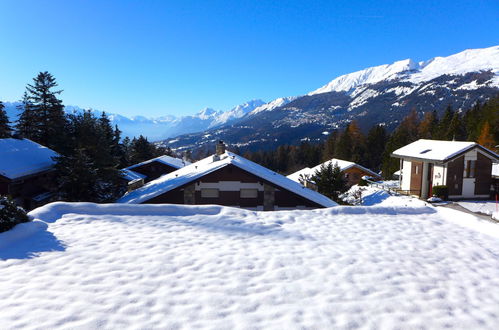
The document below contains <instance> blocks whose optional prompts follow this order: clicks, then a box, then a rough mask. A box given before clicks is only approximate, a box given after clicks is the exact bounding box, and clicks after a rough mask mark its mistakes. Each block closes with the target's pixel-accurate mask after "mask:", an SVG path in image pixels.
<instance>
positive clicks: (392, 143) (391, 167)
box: [381, 110, 419, 179]
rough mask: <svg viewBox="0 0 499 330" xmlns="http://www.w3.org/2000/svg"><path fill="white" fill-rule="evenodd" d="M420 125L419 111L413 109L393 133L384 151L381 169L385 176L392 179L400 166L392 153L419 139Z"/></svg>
mask: <svg viewBox="0 0 499 330" xmlns="http://www.w3.org/2000/svg"><path fill="white" fill-rule="evenodd" d="M418 127H419V120H418V116H417V113H416V111H415V110H412V111H411V112H410V113H409V115H407V117H405V118H404V119H403V120H402V122H401V123H400V125H399V126H398V127H397V128H396V129H395V131H394V132H393V133H392V135H391V136H390V138H389V139H388V142H387V144H386V148H385V152H384V153H383V164H382V167H381V171H382V173H383V177H384V178H386V179H391V176H392V175H393V173H394V172H395V171H397V170H398V169H399V167H400V164H399V160H398V159H396V158H393V157H391V153H392V152H393V151H395V150H397V149H398V148H401V147H403V146H405V145H407V144H409V143H411V142H414V141H416V140H417V139H419V133H418Z"/></svg>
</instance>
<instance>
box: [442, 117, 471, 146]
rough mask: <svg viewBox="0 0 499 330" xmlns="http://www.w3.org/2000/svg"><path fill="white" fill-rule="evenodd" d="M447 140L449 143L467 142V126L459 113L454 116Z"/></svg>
mask: <svg viewBox="0 0 499 330" xmlns="http://www.w3.org/2000/svg"><path fill="white" fill-rule="evenodd" d="M445 139H446V140H449V141H464V140H466V126H465V125H464V122H463V121H462V120H461V115H460V114H459V112H457V111H456V112H455V113H454V115H453V116H452V119H451V121H450V124H449V127H448V129H447V134H446V136H445Z"/></svg>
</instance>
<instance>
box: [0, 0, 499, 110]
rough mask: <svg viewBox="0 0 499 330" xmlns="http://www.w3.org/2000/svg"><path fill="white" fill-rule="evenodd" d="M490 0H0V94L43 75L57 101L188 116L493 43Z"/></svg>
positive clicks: (496, 22)
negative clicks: (58, 94) (50, 78)
mask: <svg viewBox="0 0 499 330" xmlns="http://www.w3.org/2000/svg"><path fill="white" fill-rule="evenodd" d="M498 31H499V2H498V1H497V0H490V1H480V0H473V1H455V0H454V1H435V0H432V1H402V0H401V1H355V0H347V1H339V0H336V1H332V0H329V1H276V0H274V1H264V0H254V1H237V0H233V1H211V0H210V1H207V0H206V1H203V0H200V1H187V0H185V1H150V0H142V1H125V0H119V1H118V0H116V1H105V0H100V1H97V0H95V1H76V0H64V1H54V0H50V1H49V0H46V1H43V0H32V1H23V0H1V1H0V43H1V45H2V47H1V48H0V100H4V101H15V100H18V99H20V98H21V96H22V94H23V91H24V87H25V85H26V84H27V83H29V82H31V79H32V78H33V77H34V76H35V75H36V74H37V73H38V72H39V71H44V70H47V71H49V72H51V73H52V74H53V75H54V76H55V77H56V78H57V80H58V82H59V85H60V87H61V88H62V89H64V92H63V94H62V99H63V101H64V103H65V104H68V105H79V106H82V107H92V108H96V109H100V110H105V111H107V112H112V113H121V114H124V115H138V114H140V115H145V116H159V115H165V114H175V115H180V114H192V113H195V112H197V111H198V110H200V109H201V108H203V107H213V108H216V109H221V110H226V109H228V108H230V107H232V106H234V105H237V104H240V103H243V102H244V101H247V100H250V99H254V98H261V99H263V100H264V101H271V100H272V99H274V98H277V97H282V96H292V95H300V94H305V93H307V92H309V91H311V90H314V89H316V88H318V87H320V86H322V85H324V84H326V83H327V82H329V81H330V80H332V79H333V78H335V77H337V76H338V75H341V74H345V73H349V72H352V71H356V70H360V69H363V68H365V67H369V66H374V65H380V64H385V63H391V62H394V61H397V60H401V59H405V58H409V57H410V58H412V59H414V60H416V61H420V60H427V59H429V58H431V57H434V56H446V55H450V54H453V53H456V52H459V51H462V50H464V49H467V48H483V47H490V46H493V45H497V44H499V32H498Z"/></svg>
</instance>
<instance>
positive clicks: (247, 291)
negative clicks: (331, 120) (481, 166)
mask: <svg viewBox="0 0 499 330" xmlns="http://www.w3.org/2000/svg"><path fill="white" fill-rule="evenodd" d="M449 211H452V210H449ZM457 213H460V212H457ZM31 215H32V216H33V217H35V218H37V219H39V220H40V221H36V222H34V223H28V224H23V225H26V226H24V227H25V228H23V227H20V229H18V227H16V228H15V230H17V232H7V233H3V234H0V242H2V241H4V240H5V241H6V240H7V239H9V243H7V245H0V273H1V274H2V281H3V284H2V286H0V310H2V313H0V324H2V328H13V329H15V328H27V329H38V328H40V329H41V328H62V329H95V328H113V329H114V328H127V329H128V328H130V329H145V328H162V329H165V328H181V329H184V328H185V329H192V328H211V329H226V328H235V329H250V328H251V329H254V328H279V329H283V328H286V329H287V328H291V329H293V328H337V329H347V328H348V329H352V328H366V329H368V328H383V329H395V328H418V329H419V328H423V329H424V328H428V329H433V328H444V327H452V328H461V329H471V328H482V329H483V328H490V329H494V328H496V327H497V324H499V315H498V313H497V304H498V303H499V277H498V276H497V275H498V272H499V242H498V240H497V238H494V237H491V236H488V235H485V234H483V233H480V232H478V231H475V230H471V229H468V228H464V227H461V226H456V225H455V224H453V223H451V222H449V221H447V220H446V219H445V217H442V216H440V213H439V212H437V211H436V210H435V209H434V208H431V207H425V206H421V205H415V206H412V207H401V206H396V205H391V206H372V207H334V208H329V209H321V210H314V211H281V212H251V211H245V210H240V209H234V208H227V207H220V206H192V207H191V206H174V205H167V206H163V205H116V204H115V205H95V204H89V203H74V204H70V203H53V204H49V205H47V206H45V207H42V208H40V209H37V210H35V211H33V212H32V213H31ZM41 221H45V222H46V223H47V224H48V225H47V226H43V225H40V223H43V222H41ZM480 224H481V223H479V222H477V226H480ZM30 225H31V226H36V228H35V229H34V230H33V229H32V228H30V229H28V227H30ZM28 231H31V232H28ZM23 232H25V236H23V235H22V233H23ZM34 238H36V240H35V239H34ZM14 245H16V246H17V249H16V248H14ZM31 252H36V253H35V254H34V255H33V254H32V253H31Z"/></svg>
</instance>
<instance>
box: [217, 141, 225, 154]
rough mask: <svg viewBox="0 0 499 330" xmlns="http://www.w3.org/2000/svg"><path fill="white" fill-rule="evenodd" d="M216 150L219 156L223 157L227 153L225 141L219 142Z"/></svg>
mask: <svg viewBox="0 0 499 330" xmlns="http://www.w3.org/2000/svg"><path fill="white" fill-rule="evenodd" d="M216 150H217V152H216V154H217V156H222V155H223V154H224V153H225V143H224V141H222V140H220V141H218V143H217V149H216Z"/></svg>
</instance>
